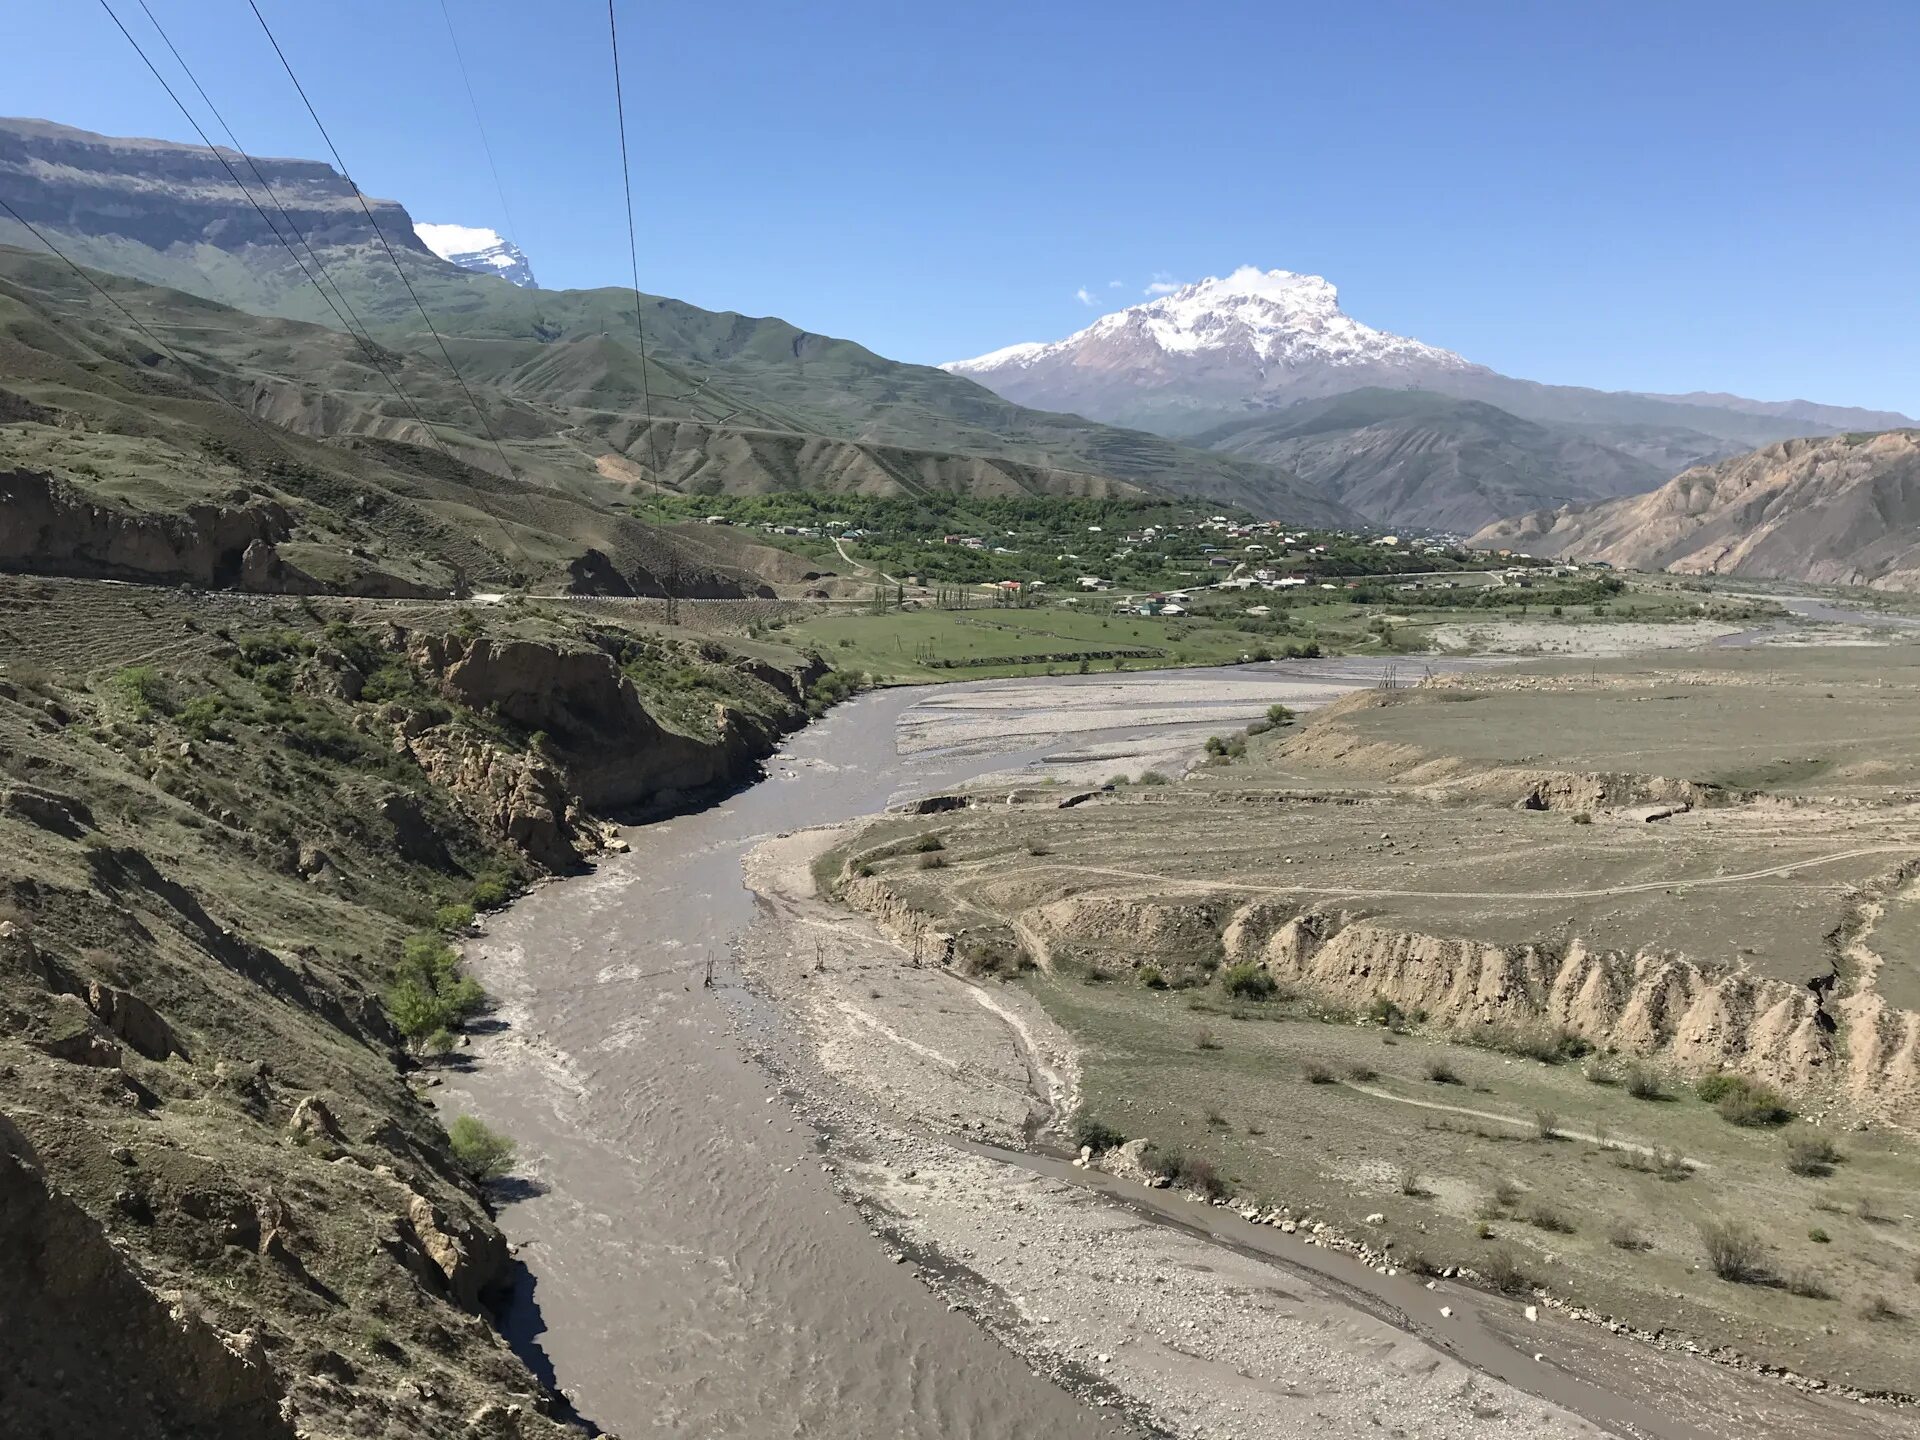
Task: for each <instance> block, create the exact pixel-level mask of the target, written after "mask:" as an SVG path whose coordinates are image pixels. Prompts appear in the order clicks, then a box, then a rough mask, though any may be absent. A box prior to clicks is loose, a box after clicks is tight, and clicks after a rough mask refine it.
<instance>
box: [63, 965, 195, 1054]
mask: <svg viewBox="0 0 1920 1440" xmlns="http://www.w3.org/2000/svg"><path fill="white" fill-rule="evenodd" d="M86 1001H87V1008H88V1009H89V1010H91V1011H93V1013H94V1014H95V1015H97V1016H99V1018H100V1023H101V1024H103V1025H105V1026H106V1027H107V1028H108V1029H109V1030H111V1031H113V1033H114V1034H116V1035H118V1036H119V1037H120V1038H121V1039H122V1040H124V1041H126V1042H127V1044H128V1045H130V1046H132V1047H133V1048H134V1049H135V1050H137V1051H139V1052H140V1053H141V1054H142V1055H144V1056H146V1058H147V1059H149V1060H165V1059H167V1058H168V1057H169V1056H172V1055H182V1056H184V1055H185V1054H186V1053H187V1052H186V1049H185V1047H183V1046H182V1045H181V1044H180V1041H179V1038H178V1037H177V1036H175V1035H174V1033H173V1027H172V1026H170V1025H168V1024H167V1022H166V1021H165V1020H163V1019H161V1018H160V1012H159V1011H157V1010H155V1009H154V1008H153V1007H152V1006H151V1005H149V1004H147V1002H146V1001H144V1000H142V999H141V998H140V997H139V996H138V995H135V994H133V993H131V992H130V991H126V990H117V989H115V988H114V987H113V986H111V985H107V984H104V983H102V982H101V981H98V980H95V981H93V982H91V983H90V984H89V985H88V986H87V994H86Z"/></svg>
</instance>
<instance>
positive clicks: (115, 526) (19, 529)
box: [0, 470, 322, 590]
mask: <svg viewBox="0 0 1920 1440" xmlns="http://www.w3.org/2000/svg"><path fill="white" fill-rule="evenodd" d="M292 531H293V517H292V516H291V515H289V514H288V513H287V511H286V510H285V508H283V507H282V506H280V505H277V504H274V503H273V502H271V501H266V502H259V503H251V504H246V505H233V506H229V505H189V506H186V507H185V508H184V509H183V510H181V511H180V512H179V513H178V514H169V515H160V514H145V513H141V512H138V511H132V510H122V509H118V508H116V507H113V506H110V505H105V504H101V503H98V502H96V501H91V500H88V499H87V498H86V497H85V496H83V495H81V494H80V493H79V492H78V491H76V490H74V489H72V488H71V487H68V486H66V485H63V484H61V483H60V482H59V481H57V480H55V479H54V478H53V476H51V475H48V474H43V473H40V472H37V471H33V470H12V471H7V472H4V473H0V569H6V570H17V571H24V572H26V573H29V574H35V575H78V576H85V577H89V578H95V579H106V580H153V581H161V582H165V583H169V584H186V585H207V586H233V587H238V586H239V585H240V584H241V581H242V579H243V576H244V575H245V573H246V572H247V570H248V569H249V562H248V560H247V556H248V553H249V551H250V550H252V547H254V546H256V545H258V546H262V547H266V548H265V549H264V550H256V551H253V555H254V558H253V560H252V562H251V570H252V573H253V574H254V576H255V577H256V578H258V577H260V576H262V575H263V574H265V573H266V571H267V570H268V569H269V568H270V567H269V566H268V565H267V559H266V557H267V556H268V555H270V554H271V553H272V551H271V547H272V546H273V544H274V542H276V541H279V540H284V539H286V538H287V536H288V535H290V534H291V533H292ZM309 578H310V577H309ZM320 588H322V587H321V586H320V585H319V583H318V582H317V581H314V582H311V589H312V590H319V589H320Z"/></svg>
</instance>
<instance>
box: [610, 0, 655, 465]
mask: <svg viewBox="0 0 1920 1440" xmlns="http://www.w3.org/2000/svg"><path fill="white" fill-rule="evenodd" d="M607 39H608V40H609V42H610V43H611V44H612V47H613V104H614V110H615V113H616V114H617V115H618V117H619V125H620V179H621V182H622V183H623V184H624V185H625V187H626V192H627V261H628V263H629V265H630V266H631V268H632V273H633V328H634V332H635V333H636V334H637V335H638V336H639V337H640V400H641V404H642V405H643V406H644V407H645V411H646V418H647V446H648V450H649V452H650V453H651V454H652V456H653V487H654V489H655V490H658V489H659V488H660V442H659V441H658V440H657V439H656V438H655V436H654V433H653V386H652V383H651V382H650V381H649V380H648V379H647V322H646V320H645V318H644V317H643V316H642V314H641V309H640V244H639V241H638V240H637V239H636V238H635V235H634V228H633V169H632V167H631V166H630V165H629V164H628V161H627V101H626V96H625V94H624V93H623V91H622V89H621V85H620V28H619V26H618V25H617V24H616V23H615V22H614V17H613V0H607Z"/></svg>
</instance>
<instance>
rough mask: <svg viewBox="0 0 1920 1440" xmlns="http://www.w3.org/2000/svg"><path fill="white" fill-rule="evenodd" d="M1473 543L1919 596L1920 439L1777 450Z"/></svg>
mask: <svg viewBox="0 0 1920 1440" xmlns="http://www.w3.org/2000/svg"><path fill="white" fill-rule="evenodd" d="M1472 543H1473V544H1475V545H1478V546H1481V547H1483V548H1499V547H1504V548H1509V549H1516V550H1523V551H1526V552H1528V553H1530V554H1535V555H1550V556H1556V557H1566V558H1570V559H1579V560H1604V561H1606V562H1607V563H1609V564H1612V565H1615V566H1618V567H1620V568H1622V569H1633V570H1671V571H1675V572H1677V573H1680V574H1695V575H1754V576H1760V577H1765V578H1768V579H1781V580H1805V581H1812V582H1814V583H1816V584H1828V585H1870V586H1873V587H1874V588H1876V589H1882V590H1920V430H1890V431H1887V432H1885V433H1884V434H1877V435H1839V436H1834V437H1832V438H1822V439H1807V440H1787V441H1783V442H1781V443H1780V444H1778V445H1768V446H1765V447H1764V448H1762V449H1759V450H1755V451H1753V452H1752V453H1751V454H1747V455H1742V456H1739V457H1737V458H1735V459H1732V460H1727V461H1723V462H1721V463H1720V464H1718V465H1710V466H1700V467H1697V468H1695V469H1692V470H1687V471H1685V472H1683V473H1682V474H1680V475H1677V476H1675V477H1674V478H1673V479H1672V480H1670V481H1668V482H1667V483H1666V484H1665V485H1663V486H1661V487H1660V488H1659V489H1658V490H1655V491H1653V492H1652V493H1650V494H1647V495H1638V496H1633V497H1630V498H1628V499H1624V500H1614V501H1610V502H1606V503H1603V504H1597V505H1584V506H1566V507H1563V508H1561V509H1558V510H1542V511H1536V512H1534V513H1533V514H1530V515H1524V516H1521V517H1519V518H1518V519H1512V520H1505V521H1500V522H1498V523H1496V524H1493V525H1489V526H1487V527H1486V528H1485V529H1484V530H1482V531H1480V532H1479V533H1478V534H1477V535H1475V536H1474V537H1473V540H1472Z"/></svg>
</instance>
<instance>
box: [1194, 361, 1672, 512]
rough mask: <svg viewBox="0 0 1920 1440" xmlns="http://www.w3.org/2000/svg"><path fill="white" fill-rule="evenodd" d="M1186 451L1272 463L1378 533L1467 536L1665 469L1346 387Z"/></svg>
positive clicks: (1525, 428)
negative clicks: (1413, 529)
mask: <svg viewBox="0 0 1920 1440" xmlns="http://www.w3.org/2000/svg"><path fill="white" fill-rule="evenodd" d="M1191 443H1192V444H1195V445H1201V446H1205V447H1207V448H1209V449H1214V450H1219V451H1222V452H1225V453H1227V454H1230V455H1239V456H1242V457H1244V458H1246V459H1250V460H1264V461H1268V462H1270V463H1272V464H1276V465H1281V466H1284V467H1285V468H1287V469H1289V470H1292V471H1294V472H1296V473H1297V474H1299V475H1300V476H1301V477H1302V478H1304V479H1307V480H1310V481H1312V482H1314V483H1315V484H1317V485H1320V486H1322V487H1323V488H1324V489H1326V490H1327V491H1328V493H1330V494H1331V495H1333V496H1334V498H1336V499H1338V500H1340V501H1341V502H1343V503H1344V504H1347V505H1350V506H1352V507H1353V508H1354V509H1355V510H1358V511H1360V512H1361V513H1362V514H1363V515H1366V516H1368V517H1369V518H1371V519H1373V520H1375V521H1378V522H1379V523H1381V524H1384V525H1393V526H1402V527H1405V526H1418V527H1423V528H1427V529H1436V530H1456V531H1461V532H1469V531H1473V530H1477V529H1479V528H1480V527H1481V526H1483V525H1485V524H1487V523H1488V522H1490V521H1493V520H1497V519H1500V518H1502V517H1503V516H1509V515H1515V514H1518V513H1520V512H1522V511H1528V510H1537V509H1542V508H1545V507H1549V506H1554V505H1563V504H1566V503H1568V502H1570V501H1584V500H1600V499H1611V498H1613V497H1615V496H1619V495H1633V494H1638V493H1639V492H1641V491H1643V490H1651V489H1652V488H1653V487H1654V486H1656V485H1658V484H1659V483H1660V482H1661V481H1662V480H1664V479H1665V478H1666V477H1667V475H1668V474H1669V473H1670V471H1669V470H1667V469H1664V468H1661V467H1660V466H1659V465H1657V464H1654V463H1650V462H1649V461H1647V460H1644V459H1640V458H1637V457H1636V456H1633V455H1630V454H1628V453H1626V452H1625V451H1622V450H1617V449H1613V448H1611V447H1609V446H1606V445H1602V444H1599V443H1598V442H1597V441H1594V440H1592V439H1589V438H1587V436H1585V435H1584V434H1581V433H1578V432H1575V431H1573V430H1571V429H1568V428H1560V427H1549V426H1545V425H1539V424H1536V423H1534V422H1533V421H1530V420H1522V419H1520V418H1519V417H1518V416H1515V415H1511V414H1508V413H1507V412H1506V411H1504V410H1500V409H1497V408H1496V407H1494V406H1492V405H1487V404H1483V403H1482V402H1480V401H1477V400H1455V399H1452V398H1450V397H1449V396H1445V395H1439V394H1435V393H1433V392H1432V391H1426V390H1354V391H1350V392H1348V393H1346V394H1343V395H1337V396H1333V397H1331V398H1328V399H1324V400H1307V401H1303V402H1301V403H1300V404H1298V405H1294V406H1290V407H1289V408H1287V409H1285V410H1282V411H1279V412H1277V413H1275V414H1272V415H1268V416H1261V417H1256V418H1253V419H1248V420H1239V421H1234V422H1232V423H1230V424H1227V425H1222V426H1220V427H1218V428H1217V429H1214V430H1209V431H1204V432H1202V433H1201V434H1199V435H1196V436H1194V437H1192V440H1191Z"/></svg>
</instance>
